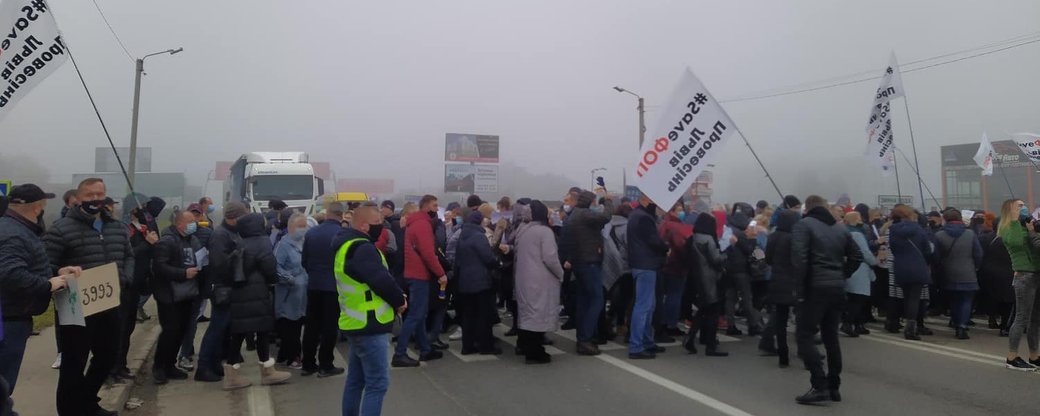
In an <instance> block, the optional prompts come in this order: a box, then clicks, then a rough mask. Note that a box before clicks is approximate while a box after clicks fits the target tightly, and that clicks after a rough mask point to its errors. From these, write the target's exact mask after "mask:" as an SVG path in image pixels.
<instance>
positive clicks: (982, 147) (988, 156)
mask: <svg viewBox="0 0 1040 416" xmlns="http://www.w3.org/2000/svg"><path fill="white" fill-rule="evenodd" d="M993 156H994V152H993V144H992V143H990V142H989V137H988V136H986V133H982V140H981V141H980V142H979V150H978V151H977V152H975V157H974V159H975V164H976V165H979V167H980V168H982V174H983V175H986V176H991V175H993Z"/></svg>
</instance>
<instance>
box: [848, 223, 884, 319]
mask: <svg viewBox="0 0 1040 416" xmlns="http://www.w3.org/2000/svg"><path fill="white" fill-rule="evenodd" d="M862 218H863V217H862V216H861V215H860V213H859V212H858V211H850V212H849V213H847V214H845V225H846V226H847V227H848V230H849V234H850V235H851V236H852V241H854V242H855V243H856V247H858V248H859V251H860V253H862V254H863V263H862V264H860V265H859V267H858V268H857V269H856V271H855V272H853V273H852V276H851V277H849V278H848V279H846V280H845V294H846V295H847V296H848V305H847V306H848V307H847V308H846V310H845V318H844V320H843V321H842V324H841V332H842V333H844V334H845V335H848V336H849V337H852V338H855V337H858V336H860V335H867V334H870V330H868V329H867V327H866V323H867V317H866V310H865V309H864V307H865V306H866V304H867V301H868V300H869V299H870V283H871V282H873V281H874V280H876V279H877V276H875V275H874V270H873V269H871V267H873V266H877V264H878V261H877V258H876V257H874V253H872V252H871V251H870V245H869V243H867V236H866V234H867V233H866V231H865V227H863V219H862Z"/></svg>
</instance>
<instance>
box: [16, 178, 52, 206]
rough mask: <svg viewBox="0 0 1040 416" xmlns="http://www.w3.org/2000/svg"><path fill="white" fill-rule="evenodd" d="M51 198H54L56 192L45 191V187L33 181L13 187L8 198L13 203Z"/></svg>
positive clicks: (25, 202)
mask: <svg viewBox="0 0 1040 416" xmlns="http://www.w3.org/2000/svg"><path fill="white" fill-rule="evenodd" d="M51 198H54V194H49V193H46V192H43V189H40V187H39V186H36V185H33V184H31V183H26V184H22V185H18V186H16V187H14V188H11V191H10V192H8V193H7V199H8V200H10V202H11V203H12V204H31V203H33V202H36V201H42V200H44V199H51Z"/></svg>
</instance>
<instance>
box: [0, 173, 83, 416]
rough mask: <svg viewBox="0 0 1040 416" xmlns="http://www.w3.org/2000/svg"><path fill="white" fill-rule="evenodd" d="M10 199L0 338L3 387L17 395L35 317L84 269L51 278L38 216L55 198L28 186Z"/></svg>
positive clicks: (0, 270) (1, 259) (0, 237)
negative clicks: (5, 384)
mask: <svg viewBox="0 0 1040 416" xmlns="http://www.w3.org/2000/svg"><path fill="white" fill-rule="evenodd" d="M8 196H9V197H10V205H9V209H8V210H7V211H6V213H5V214H3V217H0V307H2V313H0V316H3V323H2V324H0V328H2V329H0V339H2V340H4V342H2V343H0V384H2V383H3V382H6V383H7V385H8V389H9V390H11V391H13V390H14V387H15V384H16V383H17V381H18V371H19V368H20V367H21V364H22V357H23V356H24V354H25V343H26V340H28V339H29V334H31V333H32V329H33V321H32V317H33V316H36V315H39V314H42V313H43V312H44V311H46V310H47V305H48V304H50V300H51V293H52V292H55V291H57V290H60V289H61V288H63V287H65V275H79V272H80V270H79V268H78V267H66V268H63V269H61V270H59V271H58V274H59V276H57V277H51V272H52V270H51V266H50V264H49V263H48V262H47V251H46V250H45V249H44V246H43V242H41V241H40V235H42V234H43V228H41V227H40V226H39V224H37V218H40V217H42V216H43V209H44V207H46V206H47V200H48V199H51V198H54V194H48V193H44V192H43V190H42V189H40V187H38V186H36V185H33V184H24V185H19V186H16V187H14V188H13V189H11V192H10V193H9V195H8ZM70 277H71V276H70ZM0 400H3V398H0ZM0 408H2V406H0ZM0 413H2V412H0Z"/></svg>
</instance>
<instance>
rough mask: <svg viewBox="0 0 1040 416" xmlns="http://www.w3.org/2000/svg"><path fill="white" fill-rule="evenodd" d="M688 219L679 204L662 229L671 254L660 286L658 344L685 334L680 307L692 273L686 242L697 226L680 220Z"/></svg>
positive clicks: (656, 314)
mask: <svg viewBox="0 0 1040 416" xmlns="http://www.w3.org/2000/svg"><path fill="white" fill-rule="evenodd" d="M685 216H686V211H685V210H684V208H683V203H682V201H679V202H677V203H676V204H675V205H673V206H672V209H671V211H669V212H668V213H666V214H665V215H664V218H663V220H662V222H661V226H660V236H661V240H662V241H664V243H665V244H667V246H668V250H669V251H668V257H667V260H665V263H664V266H663V267H662V268H661V273H660V276H659V278H658V280H659V282H658V285H657V286H658V287H659V288H661V290H660V291H659V292H661V293H660V295H661V296H658V298H657V300H658V303H657V308H656V310H655V319H654V321H655V322H657V325H656V326H655V327H654V335H655V341H657V342H673V341H675V340H674V339H672V338H671V337H681V336H683V335H684V334H683V332H682V331H680V330H679V315H680V310H679V308H680V307H681V306H682V295H683V292H684V290H685V287H686V276H687V275H688V274H689V273H690V267H689V258H688V257H689V253H687V252H686V240H687V239H689V238H690V237H691V236H693V226H692V225H689V224H684V223H683V222H682V219H681V218H680V217H685Z"/></svg>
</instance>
